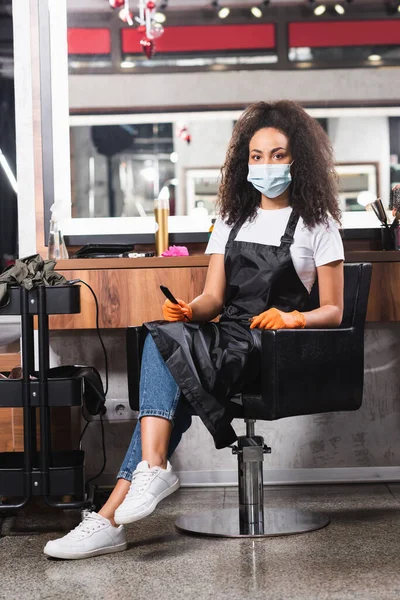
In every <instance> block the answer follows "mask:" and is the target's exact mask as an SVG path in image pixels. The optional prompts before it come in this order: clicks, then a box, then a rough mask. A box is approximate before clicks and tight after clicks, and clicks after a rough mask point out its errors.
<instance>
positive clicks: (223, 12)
mask: <svg viewBox="0 0 400 600" xmlns="http://www.w3.org/2000/svg"><path fill="white" fill-rule="evenodd" d="M230 12H231V9H230V8H228V7H227V6H224V7H223V8H221V9H220V10H219V11H218V16H219V18H220V19H226V17H228V16H229V13H230Z"/></svg>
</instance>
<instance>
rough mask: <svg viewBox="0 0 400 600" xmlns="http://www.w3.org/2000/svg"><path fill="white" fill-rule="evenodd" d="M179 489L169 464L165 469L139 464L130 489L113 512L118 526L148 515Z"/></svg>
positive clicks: (146, 463) (143, 462)
mask: <svg viewBox="0 0 400 600" xmlns="http://www.w3.org/2000/svg"><path fill="white" fill-rule="evenodd" d="M178 488H179V479H178V478H177V476H176V475H175V473H174V472H173V470H172V467H171V465H170V463H168V465H167V468H166V469H162V468H161V467H152V468H150V467H149V463H148V462H147V461H145V460H143V461H142V462H140V463H139V464H138V466H137V467H136V471H134V473H133V476H132V483H131V487H130V488H129V492H128V493H127V495H126V497H125V500H124V501H123V502H122V504H121V505H120V506H119V507H118V508H117V510H116V511H115V515H114V519H115V522H116V523H118V524H127V523H133V522H134V521H139V520H140V519H144V517H147V516H148V515H150V514H151V513H152V512H153V510H154V509H155V508H156V506H157V504H158V503H159V502H160V501H161V500H163V498H166V497H167V496H169V495H170V494H173V493H174V492H175V491H176V490H177V489H178Z"/></svg>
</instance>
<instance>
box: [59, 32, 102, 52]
mask: <svg viewBox="0 0 400 600" xmlns="http://www.w3.org/2000/svg"><path fill="white" fill-rule="evenodd" d="M110 53H111V35H110V30H109V29H89V28H69V29H68V54H110Z"/></svg>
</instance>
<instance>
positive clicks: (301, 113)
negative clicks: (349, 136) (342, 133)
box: [218, 100, 340, 228]
mask: <svg viewBox="0 0 400 600" xmlns="http://www.w3.org/2000/svg"><path fill="white" fill-rule="evenodd" d="M264 127H273V128H275V129H278V130H279V131H280V132H282V133H283V134H285V135H286V137H287V138H288V139H289V143H290V150H291V154H292V157H293V161H294V162H293V165H292V167H291V173H292V184H291V186H290V204H291V206H293V209H294V210H295V211H296V212H297V213H298V214H299V215H300V216H301V217H302V218H303V221H304V223H305V225H306V226H307V227H309V228H312V227H314V226H315V225H316V224H317V223H327V221H328V216H329V215H331V216H332V217H333V218H334V219H335V220H336V221H337V222H338V223H339V224H340V208H339V203H338V183H337V175H336V173H335V169H334V158H333V151H332V146H331V144H330V141H329V138H328V136H327V134H326V133H325V131H324V130H323V129H322V127H321V125H320V124H319V123H318V122H317V121H316V120H315V119H314V118H313V117H311V116H310V115H308V114H307V113H306V112H305V110H304V109H303V108H302V107H301V106H300V105H299V104H297V103H296V102H291V101H289V100H281V101H279V102H275V103H271V104H269V103H267V102H257V103H255V104H251V105H250V106H249V107H248V108H247V109H246V110H245V111H244V113H243V114H242V115H241V117H240V119H239V120H238V121H237V123H236V125H235V127H234V130H233V134H232V138H231V141H230V144H229V147H228V152H227V155H226V160H225V163H224V165H223V167H222V169H221V173H222V182H221V185H220V189H219V197H218V206H219V211H220V215H221V217H222V218H223V219H226V221H227V223H228V225H233V224H234V223H236V222H237V221H239V220H243V221H245V220H246V219H250V220H253V219H254V218H255V216H256V213H257V208H258V207H259V206H260V192H258V191H257V190H256V189H255V188H254V187H253V185H252V184H251V183H249V182H248V181H247V173H248V163H249V143H250V140H251V138H252V137H253V135H254V134H255V133H256V132H257V131H259V130H260V129H263V128H264Z"/></svg>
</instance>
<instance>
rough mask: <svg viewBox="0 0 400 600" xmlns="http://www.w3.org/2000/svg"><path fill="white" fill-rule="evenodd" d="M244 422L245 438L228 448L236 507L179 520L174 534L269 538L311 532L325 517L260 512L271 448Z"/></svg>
mask: <svg viewBox="0 0 400 600" xmlns="http://www.w3.org/2000/svg"><path fill="white" fill-rule="evenodd" d="M254 423H255V421H254V420H253V419H246V435H245V436H241V437H239V438H238V443H237V446H234V447H233V448H232V452H233V454H236V455H237V457H238V471H239V508H223V509H219V510H210V511H207V512H202V513H196V514H193V515H187V516H183V517H180V518H179V519H178V520H177V521H176V523H175V526H176V528H177V529H178V531H181V532H184V533H192V534H198V535H206V536H216V537H247V538H254V537H269V536H277V535H290V534H295V533H306V532H307V531H315V530H316V529H321V528H322V527H326V525H328V524H329V518H328V517H327V516H325V515H322V514H320V513H315V512H308V511H300V510H295V509H280V508H269V507H267V508H266V510H265V511H264V487H263V461H264V454H267V453H270V452H271V448H268V446H266V445H265V444H264V440H263V438H262V437H261V436H256V435H255V433H254Z"/></svg>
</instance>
